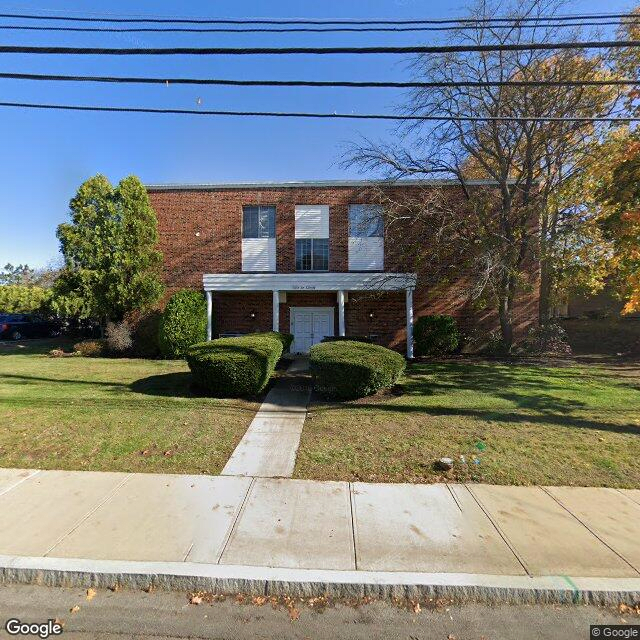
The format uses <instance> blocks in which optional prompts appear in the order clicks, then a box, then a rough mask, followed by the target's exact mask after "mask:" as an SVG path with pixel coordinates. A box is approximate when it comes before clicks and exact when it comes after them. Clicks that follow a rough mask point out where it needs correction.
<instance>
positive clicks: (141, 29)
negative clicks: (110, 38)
mask: <svg viewBox="0 0 640 640" xmlns="http://www.w3.org/2000/svg"><path fill="white" fill-rule="evenodd" d="M639 20H640V16H639V17H636V18H629V19H622V20H621V21H615V22H609V21H604V22H603V21H598V22H565V23H550V22H547V23H543V22H539V23H533V24H530V23H525V24H518V23H517V22H514V23H511V24H505V23H500V24H496V25H491V28H493V29H513V28H516V27H517V28H520V29H523V28H526V29H546V28H550V27H557V28H565V27H605V26H619V25H623V26H624V25H632V26H633V25H638V24H640V23H639V22H638V21H639ZM477 28H478V27H477V25H472V24H461V25H457V26H412V27H404V26H395V27H329V26H327V27H240V28H236V27H169V28H166V27H69V26H64V27H58V26H50V25H46V26H42V25H37V26H34V25H16V24H13V25H0V30H2V31H47V32H71V33H372V32H386V33H389V32H390V33H406V32H424V31H451V30H468V29H477Z"/></svg>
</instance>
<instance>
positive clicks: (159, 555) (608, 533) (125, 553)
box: [0, 469, 640, 597]
mask: <svg viewBox="0 0 640 640" xmlns="http://www.w3.org/2000/svg"><path fill="white" fill-rule="evenodd" d="M0 513H2V523H1V526H0V555H1V556H3V557H2V558H0V566H2V567H3V569H2V572H3V575H4V579H5V580H11V579H15V580H19V581H29V580H35V579H40V580H42V575H43V573H42V571H43V570H44V571H45V572H46V571H47V570H48V571H49V572H50V573H51V576H54V575H55V576H57V579H59V580H62V581H63V582H64V580H66V579H67V578H68V577H69V576H67V578H65V571H67V572H71V573H73V574H74V575H76V574H78V573H84V574H85V575H89V576H91V579H92V580H96V579H97V578H96V575H98V574H100V573H101V572H102V573H106V574H110V575H111V576H113V575H116V574H117V575H119V576H120V578H119V579H122V580H126V575H127V574H128V573H131V574H132V575H133V574H135V575H137V576H138V579H139V576H140V575H142V576H143V577H144V576H147V579H150V578H149V577H150V576H151V578H152V579H153V580H154V581H158V582H159V583H164V584H166V585H170V584H174V585H175V584H180V585H182V587H180V588H183V587H184V586H185V585H187V584H195V583H198V584H201V582H198V580H200V579H202V578H203V577H205V578H207V580H209V582H208V584H212V583H211V580H213V581H214V582H215V583H216V584H218V585H220V584H226V585H227V586H230V585H233V586H231V587H230V588H231V589H238V587H239V585H240V584H243V585H244V586H245V587H246V586H249V587H251V588H260V589H262V590H263V591H264V590H265V589H266V586H265V585H266V584H267V583H268V582H269V581H270V580H271V581H274V582H278V583H280V584H283V583H286V584H288V585H289V587H290V588H291V584H292V583H293V582H296V583H304V584H306V585H307V587H308V585H309V584H310V583H314V584H316V586H318V588H319V589H326V588H327V585H328V584H329V583H331V584H336V583H342V584H348V585H350V586H349V589H351V591H353V588H354V585H357V584H359V583H360V582H362V583H363V584H364V583H368V584H370V585H377V588H379V587H380V585H383V584H385V585H391V586H393V585H396V586H397V585H398V584H402V585H412V586H415V585H417V584H425V583H429V585H430V588H432V587H433V585H434V584H436V583H437V584H439V585H447V584H453V585H457V586H458V587H464V588H465V589H467V591H468V588H469V587H470V586H474V585H475V586H476V587H478V586H480V585H485V586H486V585H490V586H491V585H493V586H492V588H493V589H494V591H495V590H496V589H498V590H500V589H501V590H503V591H504V590H505V589H509V588H514V589H520V590H522V589H525V590H526V589H527V588H531V589H533V590H534V591H535V590H540V588H543V590H544V588H547V589H548V588H552V589H553V588H557V589H560V590H564V591H565V592H567V593H573V594H576V593H578V592H581V591H589V590H592V589H593V585H600V586H601V588H600V591H602V592H603V593H605V592H606V593H608V594H611V593H616V594H618V595H617V596H616V597H619V593H620V590H622V591H627V592H628V591H632V592H633V593H634V594H636V596H638V595H640V544H638V539H639V537H640V536H639V534H640V491H637V490H628V491H627V490H616V489H606V488H561V487H542V488H541V487H503V486H490V485H460V484H452V485H444V484H436V485H400V484H398V485H383V484H364V483H353V484H350V483H346V482H314V481H306V480H291V479H270V478H249V477H231V476H180V475H155V474H122V473H97V472H72V471H69V472H66V471H28V470H18V469H2V470H0ZM71 559H78V560H71ZM136 563H146V564H144V565H137V564H136ZM141 572H142V573H141ZM69 575H71V574H69ZM169 575H171V576H174V577H175V576H179V577H180V579H179V581H178V582H176V581H175V580H174V581H173V582H172V581H171V580H169V579H168V578H167V576H169ZM123 576H124V577H123ZM189 576H191V577H193V579H194V581H195V582H189ZM600 578H605V579H606V580H600ZM50 579H52V580H53V578H51V577H50ZM109 579H111V580H113V577H111V578H109ZM591 579H595V581H594V580H591ZM216 581H217V582H216ZM221 581H222V582H221ZM252 581H253V582H252ZM256 581H257V583H256ZM256 584H257V585H258V586H256ZM545 585H546V587H545ZM550 585H551V586H550ZM305 588H306V587H305ZM636 596H634V597H636Z"/></svg>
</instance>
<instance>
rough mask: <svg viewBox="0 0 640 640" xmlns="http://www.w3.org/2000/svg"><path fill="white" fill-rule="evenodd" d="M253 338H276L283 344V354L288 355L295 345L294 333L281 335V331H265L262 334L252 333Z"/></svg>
mask: <svg viewBox="0 0 640 640" xmlns="http://www.w3.org/2000/svg"><path fill="white" fill-rule="evenodd" d="M249 335H251V336H266V337H267V338H275V339H276V340H280V342H281V343H282V353H288V352H289V349H291V345H292V344H293V334H292V333H281V332H280V331H264V332H262V333H251V334H249Z"/></svg>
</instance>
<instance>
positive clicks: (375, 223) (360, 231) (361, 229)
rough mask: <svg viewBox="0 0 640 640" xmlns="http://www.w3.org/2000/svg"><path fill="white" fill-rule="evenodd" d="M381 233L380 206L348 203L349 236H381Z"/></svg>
mask: <svg viewBox="0 0 640 640" xmlns="http://www.w3.org/2000/svg"><path fill="white" fill-rule="evenodd" d="M382 235H383V223H382V207H381V206H380V205H377V204H350V205H349V236H350V237H352V238H381V237H382Z"/></svg>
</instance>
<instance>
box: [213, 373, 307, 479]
mask: <svg viewBox="0 0 640 640" xmlns="http://www.w3.org/2000/svg"><path fill="white" fill-rule="evenodd" d="M295 366H298V361H297V360H294V362H293V364H292V365H291V366H290V367H289V370H288V371H291V369H292V368H294V367H295ZM310 396H311V386H310V384H309V382H308V380H306V379H305V378H303V377H292V376H285V377H283V378H281V379H279V380H278V381H277V382H276V384H275V386H274V387H273V388H272V389H271V391H269V393H268V394H267V397H266V398H265V400H264V402H263V403H262V405H261V406H260V409H259V411H258V413H257V414H256V416H255V418H254V419H253V420H252V421H251V424H250V425H249V428H248V429H247V432H246V433H245V434H244V436H243V437H242V440H240V442H239V443H238V446H237V447H236V448H235V451H234V452H233V453H232V454H231V457H230V458H229V460H228V461H227V464H226V465H225V466H224V469H223V470H222V475H224V476H245V477H246V476H253V477H259V478H290V477H291V476H292V475H293V470H294V468H295V464H296V454H297V452H298V446H299V445H300V435H301V434H302V427H303V426H304V421H305V418H306V416H307V405H308V404H309V398H310Z"/></svg>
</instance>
